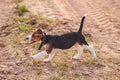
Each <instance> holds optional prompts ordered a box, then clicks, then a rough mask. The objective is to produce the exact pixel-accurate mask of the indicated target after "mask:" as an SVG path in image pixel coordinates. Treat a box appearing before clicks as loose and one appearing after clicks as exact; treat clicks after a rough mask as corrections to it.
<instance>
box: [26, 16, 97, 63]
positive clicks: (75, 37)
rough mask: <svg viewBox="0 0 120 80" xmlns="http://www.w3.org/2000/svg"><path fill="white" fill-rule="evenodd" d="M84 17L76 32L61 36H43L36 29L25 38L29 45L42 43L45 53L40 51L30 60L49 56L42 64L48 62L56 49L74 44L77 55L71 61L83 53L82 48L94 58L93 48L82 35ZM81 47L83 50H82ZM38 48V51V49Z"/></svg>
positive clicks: (42, 33)
mask: <svg viewBox="0 0 120 80" xmlns="http://www.w3.org/2000/svg"><path fill="white" fill-rule="evenodd" d="M85 17H86V16H83V17H82V20H81V24H80V28H79V30H78V31H77V32H69V33H66V34H63V35H49V34H45V32H43V31H42V30H41V29H36V30H35V31H34V32H33V33H32V34H31V35H29V36H27V38H26V39H27V40H29V43H34V42H37V41H42V43H41V46H40V48H41V47H42V46H44V47H45V51H42V52H40V53H38V54H36V55H32V56H31V58H32V59H38V58H40V57H42V56H45V55H47V54H49V57H48V58H47V59H44V62H50V61H51V60H52V58H53V57H54V55H55V52H56V51H57V49H62V50H64V49H69V48H71V47H72V46H74V45H75V44H76V43H77V45H78V53H77V54H76V55H75V56H74V57H73V59H75V60H78V59H80V56H81V54H82V52H83V48H86V49H88V50H89V51H90V52H91V54H92V56H93V57H94V58H96V53H95V51H94V48H93V46H90V45H89V44H88V43H87V41H86V40H85V37H84V36H83V34H82V28H83V23H84V20H85ZM82 47H83V48H82ZM40 48H39V49H40Z"/></svg>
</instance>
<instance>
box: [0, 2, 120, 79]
mask: <svg viewBox="0 0 120 80" xmlns="http://www.w3.org/2000/svg"><path fill="white" fill-rule="evenodd" d="M119 3H120V0H96V1H95V0H23V1H22V2H21V3H20V4H21V5H22V4H24V5H26V6H27V7H28V9H29V12H27V13H25V14H24V15H23V16H24V17H26V16H30V15H42V16H44V17H46V18H52V19H57V20H59V21H60V24H58V25H56V26H49V28H50V29H49V28H48V29H47V28H44V30H45V31H47V32H48V33H53V34H62V33H66V32H70V31H77V30H78V28H79V23H80V19H81V17H82V16H83V15H84V14H86V13H87V17H86V20H85V24H84V29H83V32H84V34H85V36H86V38H88V39H87V40H88V42H89V43H90V44H91V45H94V47H95V50H96V54H97V57H98V59H97V60H94V59H92V56H91V55H90V53H89V52H88V51H86V50H84V54H82V56H81V59H80V60H78V61H74V60H72V56H73V55H74V54H75V53H77V50H76V49H75V48H71V49H69V50H65V51H63V52H58V53H57V54H56V56H55V57H54V59H53V61H52V62H50V63H44V62H42V60H43V58H41V59H39V60H36V61H33V60H31V59H30V58H29V56H30V55H31V54H33V53H34V54H36V53H37V52H39V51H38V50H37V47H38V45H37V46H35V47H33V46H34V44H33V45H28V44H26V42H25V41H24V39H22V40H21V41H20V38H22V37H23V38H25V36H26V35H28V34H29V33H30V32H32V31H30V32H28V33H21V34H20V35H17V36H18V39H17V40H18V41H20V42H19V44H16V45H13V43H12V40H14V37H11V35H14V34H16V30H18V28H17V27H15V26H14V24H12V23H15V21H14V22H12V21H13V18H12V17H15V16H16V17H18V15H17V14H16V13H14V11H15V4H14V2H13V1H11V0H0V80H120V15H119V14H120V4H119ZM23 16H21V17H23ZM61 21H62V23H61ZM11 26H12V27H11ZM19 36H20V37H19ZM27 47H28V49H27Z"/></svg>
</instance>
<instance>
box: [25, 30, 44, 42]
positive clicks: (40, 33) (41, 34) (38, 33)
mask: <svg viewBox="0 0 120 80" xmlns="http://www.w3.org/2000/svg"><path fill="white" fill-rule="evenodd" d="M44 36H45V33H44V32H43V31H42V30H41V29H36V30H35V31H34V32H33V33H32V34H31V35H29V36H27V37H26V39H27V40H28V41H29V43H34V42H37V41H40V40H41V39H42V38H43V37H44Z"/></svg>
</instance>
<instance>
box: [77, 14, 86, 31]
mask: <svg viewBox="0 0 120 80" xmlns="http://www.w3.org/2000/svg"><path fill="white" fill-rule="evenodd" d="M86 15H87V14H85V15H84V16H83V17H82V19H81V23H80V28H79V31H78V32H79V33H82V28H83V23H84V20H85V17H86Z"/></svg>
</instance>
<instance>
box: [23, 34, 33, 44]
mask: <svg viewBox="0 0 120 80" xmlns="http://www.w3.org/2000/svg"><path fill="white" fill-rule="evenodd" d="M25 39H26V40H28V42H29V43H31V39H32V35H29V36H27V37H26V38H25Z"/></svg>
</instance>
